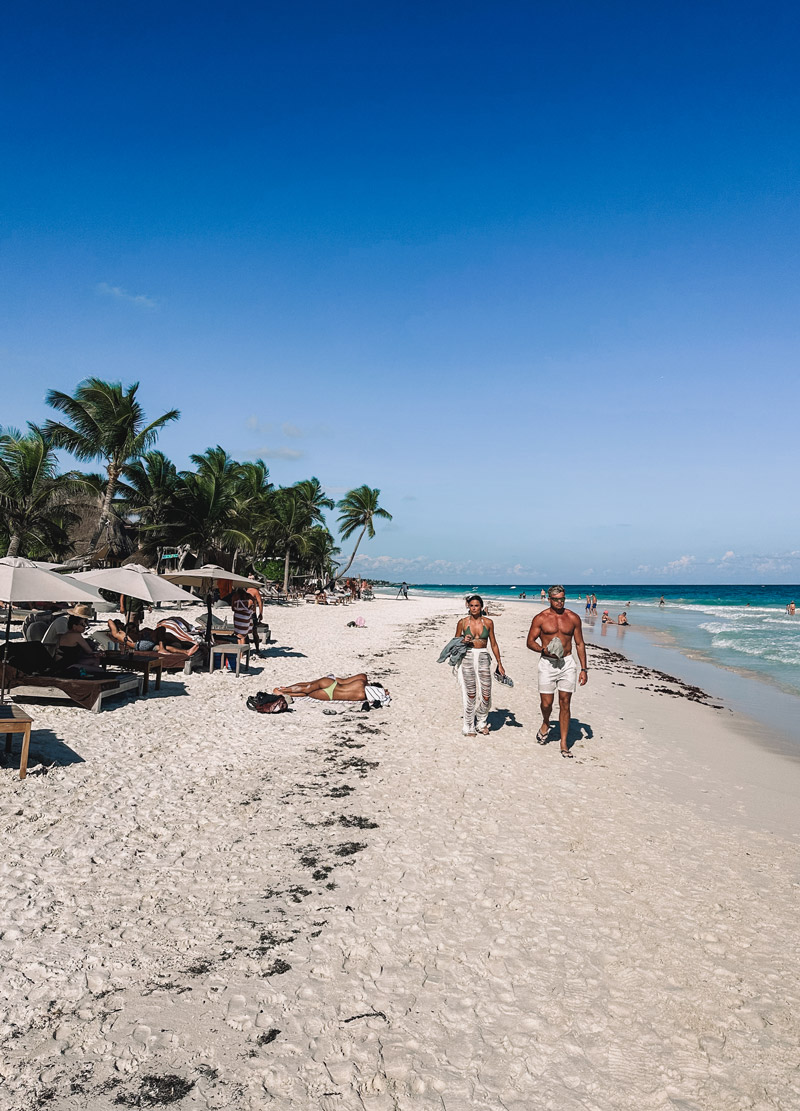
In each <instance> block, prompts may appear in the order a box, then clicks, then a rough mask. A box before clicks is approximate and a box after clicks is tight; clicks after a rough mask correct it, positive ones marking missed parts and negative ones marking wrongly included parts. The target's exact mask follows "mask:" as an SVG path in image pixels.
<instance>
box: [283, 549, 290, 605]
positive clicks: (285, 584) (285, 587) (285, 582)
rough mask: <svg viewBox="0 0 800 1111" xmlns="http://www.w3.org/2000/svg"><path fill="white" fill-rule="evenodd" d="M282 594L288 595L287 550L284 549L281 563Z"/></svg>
mask: <svg viewBox="0 0 800 1111" xmlns="http://www.w3.org/2000/svg"><path fill="white" fill-rule="evenodd" d="M283 593H284V594H288V593H289V548H287V549H286V558H285V560H284V561H283Z"/></svg>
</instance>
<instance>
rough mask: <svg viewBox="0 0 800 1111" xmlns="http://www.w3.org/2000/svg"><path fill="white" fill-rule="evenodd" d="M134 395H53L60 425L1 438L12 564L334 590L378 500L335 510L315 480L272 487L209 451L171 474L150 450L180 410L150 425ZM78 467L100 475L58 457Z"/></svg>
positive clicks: (258, 473)
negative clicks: (198, 571) (42, 562)
mask: <svg viewBox="0 0 800 1111" xmlns="http://www.w3.org/2000/svg"><path fill="white" fill-rule="evenodd" d="M138 389H139V384H138V383H134V384H133V385H132V386H127V387H123V386H122V384H121V383H119V382H103V381H101V380H100V379H99V378H88V379H87V380H86V381H85V382H81V383H80V384H79V385H78V387H77V388H76V390H75V393H74V395H70V394H65V393H61V392H60V391H58V390H51V391H50V392H49V393H48V395H47V400H48V403H49V404H50V405H52V406H53V408H54V409H56V410H57V411H58V412H59V413H60V414H61V415H62V417H63V419H62V420H48V421H47V422H46V423H45V425H44V426H43V427H42V428H38V427H36V426H34V425H30V426H29V430H28V431H27V432H26V433H24V434H23V433H21V432H20V431H19V430H17V429H14V428H8V429H0V544H2V545H3V546H4V547H5V549H6V550H7V554H8V555H12V556H13V555H20V556H27V557H29V558H34V559H52V560H53V561H60V560H64V559H67V560H68V561H69V563H70V564H74V566H75V567H77V566H79V565H86V564H96V563H98V562H101V561H102V562H107V563H119V562H122V561H123V560H125V559H126V558H129V557H134V558H136V559H137V560H138V561H139V562H144V563H147V564H149V565H150V566H157V565H159V564H162V563H164V564H168V565H169V566H170V567H171V568H181V567H183V566H184V564H185V562H186V560H187V559H189V558H193V559H194V561H195V562H196V563H197V564H201V563H207V562H213V563H219V564H221V565H222V566H224V567H227V568H229V569H230V570H233V571H239V572H240V573H241V572H242V571H245V570H247V569H249V568H251V567H252V568H254V569H256V570H257V571H259V572H260V573H262V574H264V575H265V576H266V577H268V578H274V579H279V578H280V579H282V580H283V585H284V588H285V589H286V588H288V585H289V581H290V578H291V577H292V576H293V575H295V576H303V575H305V576H313V577H316V578H320V579H325V578H328V577H330V576H333V575H336V577H337V578H341V577H342V576H343V575H344V574H345V573H346V572H347V571H348V569H349V568H350V566H351V564H352V562H353V559H354V558H355V555H356V552H357V551H358V547H359V544H360V543H361V541H362V539H363V538H364V536H365V535H367V536H369V537H370V538H372V537H373V536H374V535H375V528H374V525H373V521H374V520H375V519H376V518H383V519H385V520H391V514H389V513H387V511H386V510H385V509H383V508H381V507H380V506H379V505H378V497H379V495H380V491H379V490H373V489H371V488H370V487H369V486H359V487H357V488H356V489H354V490H350V491H349V492H348V493H347V494H345V496H344V497H343V498H342V499H341V500H340V501H339V502H338V503H335V502H334V501H333V500H332V499H331V498H329V497H328V496H327V495H326V493H325V490H324V488H323V486H322V484H321V482H320V481H319V479H318V478H315V477H312V478H305V479H301V480H299V481H298V482H296V483H294V484H293V485H292V486H285V487H276V486H275V485H274V484H273V483H272V482H271V481H270V477H269V470H268V468H267V466H266V464H265V463H264V461H263V460H261V459H257V460H256V461H255V462H245V463H241V462H239V461H238V460H236V459H234V458H233V457H232V456H230V455H229V454H228V453H227V452H226V451H225V449H224V448H223V447H221V446H220V445H219V444H217V445H216V446H215V447H209V448H207V449H206V450H205V451H204V452H202V453H201V454H199V455H192V456H191V462H192V469H188V470H183V471H179V470H178V469H177V468H176V466H175V464H174V463H172V462H171V461H170V460H169V459H168V458H167V457H166V455H164V453H163V452H162V451H160V450H158V449H157V448H156V447H155V444H156V441H157V438H158V434H159V432H160V431H161V429H162V428H164V426H165V425H167V424H169V423H171V422H172V421H175V420H178V418H179V416H180V414H179V413H178V411H177V410H176V409H172V410H170V411H169V412H168V413H164V414H163V415H162V416H160V417H158V418H157V419H156V420H153V421H149V422H148V421H147V419H146V417H145V413H144V410H143V408H142V406H141V404H140V402H139V400H138V397H137V393H138ZM59 449H61V450H64V451H67V452H69V453H70V454H71V455H72V456H74V458H75V459H76V460H78V461H79V462H82V463H86V462H91V461H92V460H100V461H102V463H103V465H104V474H88V473H83V472H79V471H68V472H65V473H59V470H58V459H57V452H58V450H59ZM336 508H338V509H339V518H338V526H339V531H340V533H341V535H342V537H343V539H345V540H347V539H349V538H350V537H351V536H352V535H353V534H355V533H358V537H357V540H356V545H355V548H354V549H353V552H352V555H351V556H350V558H349V560H348V561H347V564H346V565H345V567H344V568H343V569H342V570H337V568H338V561H337V559H336V557H337V556H338V555H339V548H338V547H337V546H336V542H335V539H334V537H333V536H332V535H331V533H330V531H329V530H328V528H327V525H326V523H325V516H324V512H325V511H326V510H333V509H336Z"/></svg>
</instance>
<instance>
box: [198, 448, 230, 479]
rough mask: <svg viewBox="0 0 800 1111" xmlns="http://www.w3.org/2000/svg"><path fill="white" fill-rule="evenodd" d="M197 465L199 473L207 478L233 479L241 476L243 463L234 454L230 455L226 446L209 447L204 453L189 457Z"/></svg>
mask: <svg viewBox="0 0 800 1111" xmlns="http://www.w3.org/2000/svg"><path fill="white" fill-rule="evenodd" d="M189 458H190V459H191V460H192V462H193V463H194V465H195V467H197V473H198V474H199V475H204V476H205V477H206V478H218V479H228V480H230V481H233V480H234V479H236V478H238V477H239V474H240V472H241V469H242V467H241V464H240V463H237V462H236V460H235V459H234V458H233V456H231V455H228V453H227V451H226V450H225V448H224V447H220V445H219V444H217V446H216V447H207V448H206V450H205V451H204V452H203V454H202V455H191V456H190V457H189Z"/></svg>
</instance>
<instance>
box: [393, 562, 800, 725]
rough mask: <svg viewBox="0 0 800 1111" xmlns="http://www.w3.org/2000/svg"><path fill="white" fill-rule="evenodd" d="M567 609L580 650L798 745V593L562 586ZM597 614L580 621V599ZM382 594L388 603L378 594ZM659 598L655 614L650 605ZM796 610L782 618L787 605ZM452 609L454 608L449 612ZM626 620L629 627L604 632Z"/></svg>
mask: <svg viewBox="0 0 800 1111" xmlns="http://www.w3.org/2000/svg"><path fill="white" fill-rule="evenodd" d="M543 585H547V584H542V583H538V584H534V585H530V586H526V585H515V586H508V585H501V584H490V585H486V584H480V583H474V584H473V583H467V584H464V585H441V584H435V583H425V584H422V585H418V586H412V587H410V594H411V596H412V597H413V595H414V593H416V592H424V593H425V594H438V595H442V596H451V595H452V596H453V597H454V600H455V599H456V598H463V597H464V595H465V594H466V593H468V592H469V593H471V592H475V593H477V594H480V595H482V596H483V597H484V598H486V599H496V600H498V601H510V600H516V599H518V598H519V595H520V594H522V593H524V594H526V595H527V598H526V599H525V601H527V602H529V603H540V602H541V598H540V591H541V589H542V586H543ZM564 587H565V590H566V594H567V606H568V608H569V609H572V610H575V612H576V613H578V614H579V615H580V617H581V619H582V620H583V622H584V635H585V637H586V640H587V643H589V644H591V643H598V644H603V645H605V646H606V647H608V648H614V649H616V650H618V651H620V652H622V653H623V654H624V655H626V656H628V657H630V658H631V659H634V660H636V662H638V663H643V664H648V665H649V666H652V667H658V668H661V669H662V670H664V671H668V672H670V673H671V674H674V675H677V676H679V677H680V678H682V679H685V680H687V681H688V682H695V683H697V685H698V686H702V687H703V688H704V689H706V690H708V691H709V693H711V694H715V695H717V696H718V697H723V698H725V699H726V701H727V704H728V705H730V706H733V707H734V708H735V709H737V710H740V711H741V712H743V713H746V714H749V715H750V716H752V717H754V718H757V719H759V720H761V721H763V722H766V723H767V724H769V725H770V726H771V727H773V728H779V729H780V730H781V732H782V733H784V734H785V735H789V736H791V737H792V738H793V739H794V740H795V741H796V742H798V743H800V586H798V585H785V586H783V585H782V586H759V585H752V586H675V585H674V584H673V585H669V586H667V585H661V584H654V585H648V586H642V585H636V586H630V585H629V586H624V585H623V586H594V585H588V586H587V585H585V584H570V583H565V584H564ZM592 592H594V593H595V594H596V595H597V614H596V616H595V617H592V616H591V615H588V616H587V614H586V612H585V605H586V595H587V593H588V594H591V593H592ZM385 593H387V594H388V593H391V591H389V590H388V589H387V590H386V591H385ZM662 596H663V598H664V603H665V604H664V605H663V606H660V605H659V599H660V598H661V597H662ZM792 600H794V601H795V602H796V603H797V604H798V614H797V616H795V617H790V616H789V615H788V614H787V612H786V606H787V603H789V602H791V601H792ZM458 608H460V607H458ZM606 609H607V610H608V611H609V614H610V615H611V617H612V618H613V619H614V620H616V618H617V616H618V614H619V613H621V612H622V610H623V609H624V610H627V614H628V620H629V621H630V627H628V628H620V627H618V626H616V625H615V626H613V627H610V626H607V625H606V626H604V625H602V624H601V621H600V617H601V614H602V612H603V610H606Z"/></svg>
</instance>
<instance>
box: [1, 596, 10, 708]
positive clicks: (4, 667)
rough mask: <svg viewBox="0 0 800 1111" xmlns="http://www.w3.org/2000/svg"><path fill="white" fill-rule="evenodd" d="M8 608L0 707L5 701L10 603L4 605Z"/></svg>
mask: <svg viewBox="0 0 800 1111" xmlns="http://www.w3.org/2000/svg"><path fill="white" fill-rule="evenodd" d="M6 604H7V606H8V616H7V617H6V642H5V644H4V645H3V679H2V682H0V706H2V705H3V703H4V702H5V700H6V662H7V661H8V642H9V639H10V637H11V603H10V602H7V603H6Z"/></svg>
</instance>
